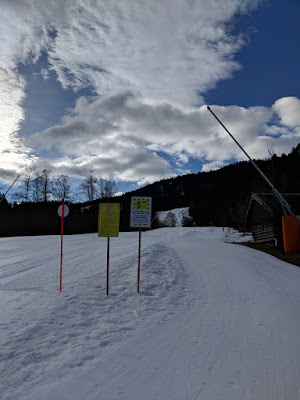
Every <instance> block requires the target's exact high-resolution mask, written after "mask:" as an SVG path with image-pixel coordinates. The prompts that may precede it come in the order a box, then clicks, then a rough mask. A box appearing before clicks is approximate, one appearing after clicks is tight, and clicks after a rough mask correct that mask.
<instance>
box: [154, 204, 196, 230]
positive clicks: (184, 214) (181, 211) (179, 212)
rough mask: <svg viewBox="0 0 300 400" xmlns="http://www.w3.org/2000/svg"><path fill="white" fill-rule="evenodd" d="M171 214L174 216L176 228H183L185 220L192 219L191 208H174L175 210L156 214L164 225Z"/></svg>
mask: <svg viewBox="0 0 300 400" xmlns="http://www.w3.org/2000/svg"><path fill="white" fill-rule="evenodd" d="M169 212H171V213H172V214H173V215H174V217H175V221H176V226H182V221H183V218H190V216H189V207H182V208H174V209H173V210H169V211H157V213H156V214H157V218H158V220H159V221H160V222H162V223H164V222H165V220H166V217H167V215H168V213H169ZM166 225H167V223H166Z"/></svg>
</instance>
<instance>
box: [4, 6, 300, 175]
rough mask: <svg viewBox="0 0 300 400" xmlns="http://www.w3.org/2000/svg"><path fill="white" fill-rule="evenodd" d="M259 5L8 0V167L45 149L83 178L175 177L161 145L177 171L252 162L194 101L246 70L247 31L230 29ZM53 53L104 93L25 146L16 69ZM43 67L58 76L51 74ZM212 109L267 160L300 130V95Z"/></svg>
mask: <svg viewBox="0 0 300 400" xmlns="http://www.w3.org/2000/svg"><path fill="white" fill-rule="evenodd" d="M259 3H260V1H259V0H257V1H254V0H211V1H206V0H198V1H192V0H191V1H188V0H179V1H176V2H174V1H173V0H165V1H163V2H162V1H159V0H153V1H148V0H122V1H117V0H111V1H109V2H107V1H104V0H99V1H97V2H95V1H93V0H85V1H79V0H76V1H74V0H65V1H61V0H51V1H50V0H35V1H30V0H26V1H25V0H24V1H22V0H19V1H18V0H2V4H1V12H0V40H1V46H2V47H1V65H2V69H1V71H0V73H1V74H2V75H1V76H2V79H1V81H0V85H1V91H2V93H3V96H2V98H1V101H2V107H1V112H2V113H3V119H2V121H4V122H3V126H2V127H1V129H2V130H1V138H2V142H1V145H0V151H1V152H2V153H1V154H2V158H1V160H2V161H1V164H0V168H2V169H3V170H8V171H14V170H17V169H18V168H20V166H21V165H22V164H26V163H29V162H30V161H31V159H32V158H33V156H32V155H31V154H32V152H31V147H35V146H38V147H37V153H36V154H37V155H39V156H40V157H41V160H39V164H40V165H46V164H47V166H52V168H53V169H54V170H55V171H62V172H64V173H68V174H69V175H71V176H84V175H85V173H86V172H87V171H88V170H89V169H91V168H93V169H94V170H96V171H97V172H98V173H99V174H100V175H101V176H103V177H109V176H111V175H112V174H114V177H115V178H116V179H121V180H132V181H138V182H139V183H146V182H151V181H153V180H156V179H160V178H162V177H167V176H170V175H172V174H173V170H172V167H171V162H170V164H168V162H166V161H165V160H164V159H163V158H162V157H160V156H159V155H158V154H160V152H162V153H165V154H167V155H169V156H170V157H171V159H172V160H173V161H174V163H175V165H176V166H177V168H183V166H187V164H188V159H189V158H190V157H194V158H198V159H201V160H202V161H203V162H204V163H206V166H204V167H203V168H204V169H205V170H208V169H209V168H217V167H218V166H222V165H224V163H226V160H229V159H232V158H234V159H243V158H244V155H243V154H242V153H241V151H240V149H238V147H236V145H235V144H234V143H233V142H232V140H231V139H230V138H229V137H228V135H227V134H226V132H224V130H223V129H222V127H220V126H219V125H218V123H217V122H216V121H215V120H214V119H213V117H212V116H211V115H210V114H209V112H208V111H207V110H206V107H204V106H203V107H201V108H200V109H197V108H195V106H196V105H198V106H199V104H202V103H203V102H204V100H203V96H204V95H205V92H206V90H208V89H209V88H212V87H214V86H215V85H216V84H217V83H218V82H219V81H220V80H221V79H226V78H229V77H231V76H232V75H233V73H234V72H235V71H236V70H237V69H238V68H240V65H238V64H237V62H236V61H235V59H234V57H235V55H236V53H237V52H238V51H239V50H240V49H241V47H242V46H243V45H244V37H243V35H233V34H232V33H231V32H230V30H229V27H230V24H231V23H232V18H233V17H234V16H236V15H237V14H238V13H247V12H249V11H251V10H253V9H255V8H256V7H257V6H258V4H259ZM42 51H45V53H46V54H47V55H48V61H49V69H50V70H53V71H55V72H56V74H57V79H58V81H59V82H60V83H61V85H62V86H63V87H64V88H67V87H70V88H73V89H74V90H79V89H82V88H86V87H88V88H90V89H92V90H93V91H94V94H95V97H94V98H93V99H90V100H88V99H85V98H79V99H78V101H77V105H76V108H75V110H74V111H73V112H72V113H71V114H70V115H68V116H66V117H65V118H64V120H63V121H62V122H61V124H60V125H56V126H51V127H49V128H48V129H46V130H45V131H44V132H41V133H37V134H36V135H34V136H33V137H32V138H31V142H30V146H31V147H26V146H25V143H24V142H23V141H22V140H21V138H20V136H19V134H18V131H19V127H20V123H21V122H22V120H23V118H24V111H23V109H22V102H23V100H24V96H25V95H26V82H25V79H24V77H22V76H20V74H18V68H17V67H18V64H19V63H32V62H36V61H37V60H38V58H39V57H40V55H41V52H42ZM40 74H41V75H42V76H43V77H44V78H45V79H47V77H48V76H49V71H48V70H46V69H44V68H43V69H42V70H41V71H40ZM213 109H214V111H216V112H217V113H218V116H219V117H220V118H221V119H222V120H223V121H224V123H225V124H226V126H227V127H228V129H230V130H231V131H232V133H233V134H234V136H235V137H236V139H237V140H239V141H240V142H241V144H242V145H243V146H244V147H245V149H246V150H247V151H249V153H250V154H251V155H252V156H253V157H264V156H266V155H267V148H268V145H270V144H272V145H274V149H275V150H276V151H277V150H278V151H279V149H286V148H287V147H288V146H290V145H291V146H292V145H294V144H295V142H296V141H297V140H298V138H299V130H300V128H299V119H298V118H299V115H300V114H299V111H298V109H299V100H298V99H296V98H285V99H279V100H278V101H277V102H276V103H275V104H274V106H273V109H269V108H264V107H252V108H249V109H244V108H241V107H235V106H231V107H219V106H213ZM274 112H276V113H277V114H278V115H279V117H280V120H281V123H282V124H283V125H284V127H282V133H278V130H277V128H276V127H278V124H275V123H274V121H272V118H273V113H274ZM280 128H281V127H280ZM291 128H292V129H291ZM283 133H284V135H283ZM277 136H279V137H277ZM291 146H290V147H291ZM290 147H289V148H290ZM41 148H44V149H45V150H46V151H45V152H44V153H43V152H40V149H41ZM47 152H49V153H47ZM55 152H57V153H55ZM280 152H282V150H280ZM187 168H188V166H187ZM177 170H178V169H177Z"/></svg>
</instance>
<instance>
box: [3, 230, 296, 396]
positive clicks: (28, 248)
mask: <svg viewBox="0 0 300 400" xmlns="http://www.w3.org/2000/svg"><path fill="white" fill-rule="evenodd" d="M237 236H238V235H237V234H236V233H235V232H234V231H233V230H230V229H225V230H224V231H223V229H222V228H214V227H209V228H196V229H193V228H163V229H159V230H155V231H149V232H145V233H143V234H142V261H141V286H140V290H141V292H140V293H139V294H137V293H136V278H137V245H138V234H137V233H136V232H131V233H121V234H120V237H119V238H112V239H111V259H110V295H109V296H106V239H104V238H98V237H97V235H96V234H87V235H74V236H66V237H65V240H64V267H63V291H62V292H61V293H60V292H59V288H58V286H59V252H60V240H59V237H58V236H56V237H55V236H48V237H46V236H45V237H31V238H2V239H0V254H1V260H0V296H1V304H0V311H1V322H0V323H1V338H0V340H1V358H0V376H1V380H0V398H1V400H2V399H3V400H19V399H20V400H21V399H22V400H29V399H30V400H33V399H39V400H43V399H44V400H46V399H48V400H50V399H55V400H57V399H61V400H82V399H90V400H102V399H103V400H120V399H121V400H125V399H128V400H129V399H131V400H135V399H143V400H148V399H149V400H150V399H151V400H154V399H157V400H161V399H163V400H164V399H172V400H177V399H178V400H183V399H188V400H196V399H205V400H206V399H207V400H210V399H211V400H219V399H220V400H221V399H222V400H224V399H225V400H226V399H228V400H235V399H236V400H238V399H246V400H250V399H253V400H254V399H265V400H267V399H272V400H274V399H275V400H276V399H278V400H283V399H288V400H293V399H300V372H299V371H300V368H299V367H300V346H299V337H300V318H299V316H300V314H299V309H300V308H299V306H300V293H299V287H300V269H299V268H297V267H295V266H292V265H289V264H287V263H284V262H282V261H280V260H277V259H275V258H273V257H271V256H269V255H267V254H264V253H261V252H258V251H255V250H253V249H250V248H246V247H243V246H238V245H235V244H232V243H230V242H231V241H232V240H231V239H230V238H233V237H234V238H235V239H237Z"/></svg>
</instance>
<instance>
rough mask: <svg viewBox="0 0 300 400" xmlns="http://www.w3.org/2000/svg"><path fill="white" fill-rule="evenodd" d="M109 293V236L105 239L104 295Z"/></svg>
mask: <svg viewBox="0 0 300 400" xmlns="http://www.w3.org/2000/svg"><path fill="white" fill-rule="evenodd" d="M108 293H109V236H108V237H107V258H106V295H107V296H108Z"/></svg>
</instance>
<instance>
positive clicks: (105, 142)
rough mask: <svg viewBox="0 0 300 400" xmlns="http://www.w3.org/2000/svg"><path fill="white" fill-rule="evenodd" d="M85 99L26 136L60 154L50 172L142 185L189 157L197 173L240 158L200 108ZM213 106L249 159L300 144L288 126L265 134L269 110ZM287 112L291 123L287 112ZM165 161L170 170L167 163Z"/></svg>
mask: <svg viewBox="0 0 300 400" xmlns="http://www.w3.org/2000/svg"><path fill="white" fill-rule="evenodd" d="M89 100H90V101H88V99H86V98H83V97H82V98H79V99H78V101H77V104H76V107H75V110H74V113H73V115H72V116H69V117H67V118H66V119H65V121H64V123H63V124H62V125H57V126H54V127H51V128H49V129H47V130H45V131H44V132H40V133H36V134H34V135H33V136H32V138H31V142H30V144H31V145H32V146H34V147H40V148H41V149H43V150H44V151H48V152H51V151H52V150H53V148H55V149H56V150H57V151H58V152H59V153H60V154H61V157H63V155H65V158H64V161H63V162H62V161H60V160H59V161H54V162H53V165H54V167H55V168H58V167H59V168H65V173H70V172H71V171H73V173H75V174H77V175H78V174H81V173H82V174H83V176H84V174H86V172H87V171H88V170H89V169H91V168H93V169H95V170H96V172H97V173H99V174H100V175H101V176H103V177H105V178H106V177H108V176H111V175H114V178H116V179H119V180H125V181H126V180H136V181H138V182H139V183H140V184H141V183H147V182H152V181H154V180H157V179H161V178H164V177H169V176H171V175H174V174H176V173H179V172H184V171H186V172H188V167H187V165H188V161H189V159H190V158H195V159H198V160H201V162H202V163H203V164H204V166H203V169H202V170H203V171H208V170H210V169H215V168H219V167H221V166H223V165H225V164H226V162H228V161H229V160H231V159H235V160H244V159H245V156H244V154H243V153H242V152H241V150H240V149H239V148H238V147H237V146H236V144H235V143H234V142H233V141H232V139H231V138H230V137H229V135H228V134H227V133H226V132H225V130H224V129H223V128H222V127H221V126H220V125H219V124H218V122H217V121H216V120H215V119H214V118H213V116H212V115H211V114H210V113H209V112H208V110H207V108H206V106H201V107H200V108H199V109H186V108H185V109H183V108H180V107H178V106H174V105H171V104H169V103H156V104H149V103H146V102H145V101H143V99H141V98H139V97H136V96H134V95H133V94H132V93H131V92H128V91H127V92H124V93H120V94H118V95H113V96H110V97H106V98H104V99H102V98H99V97H97V98H93V100H92V101H91V99H89ZM285 101H286V99H285V98H283V99H280V100H278V102H279V103H280V102H281V103H284V102H285ZM278 102H276V103H278ZM212 108H213V110H214V112H215V113H216V114H217V115H218V117H219V118H220V119H221V121H223V122H224V124H225V125H226V127H227V128H228V129H229V130H230V132H231V133H232V134H233V135H234V137H235V138H236V139H237V140H238V141H239V142H240V144H241V145H242V146H243V147H244V148H245V149H246V151H247V152H248V153H249V154H250V155H251V156H252V157H253V158H264V157H266V156H267V155H268V149H269V148H270V147H271V148H272V149H273V150H274V152H275V153H279V154H281V152H285V151H286V152H289V151H290V149H291V147H292V146H295V145H297V143H298V142H299V141H300V136H299V133H297V131H294V130H289V129H288V130H287V129H286V127H283V129H284V134H281V135H278V133H277V135H276V136H274V135H270V134H269V131H270V130H272V127H274V125H270V124H271V123H272V121H273V119H274V118H275V117H276V114H275V113H274V110H275V109H276V107H275V106H274V107H273V108H272V107H271V108H267V107H259V106H257V107H250V108H248V109H246V108H243V107H237V106H227V107H220V106H212ZM285 111H286V114H285V118H289V117H288V111H289V108H287V109H285ZM291 113H292V115H293V110H292V111H291ZM277 118H278V116H277ZM299 126H300V125H299ZM299 126H298V127H299ZM278 128H279V127H278ZM166 155H167V156H169V158H170V159H171V160H172V161H173V163H174V164H175V166H174V165H173V166H171V165H170V164H168V163H167V162H166V161H165V159H164V156H166ZM76 170H77V171H76ZM75 171H76V172H75ZM79 171H80V172H79Z"/></svg>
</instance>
